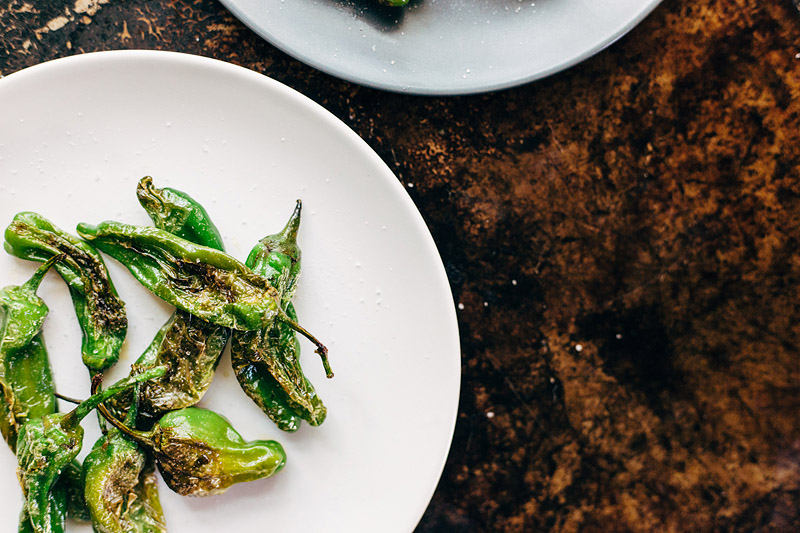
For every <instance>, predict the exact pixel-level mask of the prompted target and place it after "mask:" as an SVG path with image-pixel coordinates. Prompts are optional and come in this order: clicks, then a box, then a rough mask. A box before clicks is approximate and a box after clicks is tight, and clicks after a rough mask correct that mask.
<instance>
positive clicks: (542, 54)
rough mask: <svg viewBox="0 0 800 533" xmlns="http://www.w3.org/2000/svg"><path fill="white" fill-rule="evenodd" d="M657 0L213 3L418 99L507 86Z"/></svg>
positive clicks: (616, 28)
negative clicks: (403, 4) (402, 4)
mask: <svg viewBox="0 0 800 533" xmlns="http://www.w3.org/2000/svg"><path fill="white" fill-rule="evenodd" d="M659 1H660V0H471V1H470V0H411V4H410V5H408V6H406V7H405V8H390V7H384V6H380V5H378V4H377V1H376V0H221V2H222V3H223V4H224V5H225V6H226V7H227V8H228V9H229V10H230V11H231V12H232V13H233V14H234V15H235V16H236V17H237V18H239V19H240V20H241V21H243V22H244V23H245V24H247V25H248V26H249V27H250V28H252V29H253V30H254V31H255V32H256V33H258V34H259V35H261V36H262V37H263V38H265V39H266V40H268V41H269V42H271V43H272V44H274V45H275V46H277V47H278V48H280V49H281V50H283V51H285V52H286V53H288V54H289V55H292V56H294V57H295V58H297V59H299V60H300V61H303V62H305V63H307V64H309V65H311V66H313V67H315V68H317V69H319V70H322V71H324V72H327V73H329V74H332V75H334V76H337V77H340V78H343V79H346V80H349V81H352V82H355V83H359V84H362V85H367V86H370V87H376V88H379V89H387V90H390V91H400V92H409V93H415V94H428V95H454V94H468V93H478V92H484V91H491V90H495V89H503V88H507V87H512V86H515V85H519V84H522V83H526V82H529V81H533V80H536V79H539V78H542V77H544V76H547V75H550V74H553V73H555V72H558V71H560V70H563V69H565V68H567V67H570V66H572V65H574V64H576V63H578V62H580V61H582V60H583V59H586V58H587V57H589V56H591V55H592V54H595V53H597V52H598V51H600V50H602V49H603V48H605V47H606V46H608V45H609V44H611V43H613V42H614V41H615V40H617V39H618V38H620V37H621V36H623V35H624V34H625V33H626V32H627V31H629V30H630V29H631V28H633V27H634V26H635V25H636V24H637V23H638V22H639V21H641V20H642V19H643V18H644V17H645V16H647V14H648V13H650V11H652V10H653V9H654V8H655V7H656V5H658V3H659Z"/></svg>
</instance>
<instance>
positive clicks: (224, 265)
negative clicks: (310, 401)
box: [78, 222, 333, 376]
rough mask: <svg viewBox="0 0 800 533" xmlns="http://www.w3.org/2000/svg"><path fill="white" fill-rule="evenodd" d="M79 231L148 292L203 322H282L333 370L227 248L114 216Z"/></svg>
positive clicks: (270, 290) (267, 287)
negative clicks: (191, 240)
mask: <svg viewBox="0 0 800 533" xmlns="http://www.w3.org/2000/svg"><path fill="white" fill-rule="evenodd" d="M78 233H79V234H80V235H81V236H82V237H83V238H85V239H87V240H89V241H90V242H91V243H93V244H94V245H95V246H97V248H98V249H100V250H102V251H103V252H105V253H107V254H108V255H110V256H111V257H113V258H114V259H116V260H117V261H119V262H121V263H122V264H123V265H125V266H126V267H127V268H128V270H129V271H130V272H131V274H133V276H134V277H135V278H136V279H138V280H139V282H140V283H142V285H144V286H145V287H146V288H147V289H149V290H150V292H152V293H153V294H155V295H156V296H158V297H160V298H161V299H163V300H164V301H166V302H168V303H171V304H172V305H174V306H175V307H177V308H178V309H182V310H184V311H186V312H188V313H190V314H192V315H195V316H197V317H199V318H201V319H203V320H205V321H207V322H212V323H214V324H217V325H220V326H224V327H227V328H232V329H238V330H244V331H249V330H258V329H261V328H266V327H268V326H269V325H271V324H272V323H273V322H274V321H275V320H280V321H282V322H285V323H286V324H288V325H289V326H291V328H292V329H294V330H295V331H297V332H298V333H301V334H302V335H304V336H305V337H307V338H308V339H309V340H311V342H313V343H314V344H315V345H316V346H317V350H316V352H317V353H318V354H319V355H320V357H321V358H322V362H323V365H325V370H326V373H327V374H328V375H329V376H332V375H333V373H332V372H331V370H330V366H329V364H328V350H327V348H325V346H324V345H323V344H322V343H321V342H319V341H318V340H317V339H316V338H314V336H313V335H311V334H310V333H309V332H308V331H306V330H305V329H304V328H302V327H301V326H300V325H298V324H297V323H296V322H294V321H293V320H291V319H290V318H289V317H288V316H287V315H286V312H285V311H284V310H283V308H282V307H281V306H280V294H278V291H277V290H275V288H274V287H272V285H271V284H270V283H269V281H268V280H267V279H266V278H264V277H263V276H259V275H257V274H254V273H253V271H251V270H250V269H249V268H247V267H246V266H245V265H244V264H242V263H241V262H239V261H237V260H236V259H234V258H233V257H231V256H229V255H228V254H226V253H224V252H220V251H219V250H215V249H213V248H209V247H207V246H199V245H196V244H193V243H191V242H189V241H187V240H185V239H181V238H179V237H176V236H175V235H172V234H170V233H167V232H166V231H163V230H160V229H158V228H149V227H143V226H131V225H128V224H122V223H119V222H102V223H101V224H99V225H97V226H91V225H89V224H79V225H78Z"/></svg>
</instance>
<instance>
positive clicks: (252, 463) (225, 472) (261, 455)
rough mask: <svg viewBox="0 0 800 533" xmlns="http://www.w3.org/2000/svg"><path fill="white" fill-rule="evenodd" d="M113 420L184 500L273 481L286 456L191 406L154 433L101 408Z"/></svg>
mask: <svg viewBox="0 0 800 533" xmlns="http://www.w3.org/2000/svg"><path fill="white" fill-rule="evenodd" d="M100 412H101V413H102V414H103V415H104V416H107V418H108V421H109V422H110V423H111V424H112V425H113V426H115V427H116V428H118V429H119V430H120V431H122V432H123V433H125V434H126V435H128V436H129V437H130V438H132V439H133V440H135V441H136V442H138V443H140V444H141V445H143V446H145V447H147V448H149V449H151V450H152V452H153V456H154V457H155V459H156V464H157V465H158V469H159V471H160V472H161V475H162V477H163V478H164V481H165V482H166V483H167V486H169V488H170V489H172V490H173V491H175V492H177V493H178V494H181V495H183V496H209V495H212V494H220V493H222V492H225V491H226V490H227V489H228V488H229V487H230V486H231V485H233V484H235V483H241V482H245V481H254V480H256V479H262V478H265V477H269V476H272V475H273V474H275V473H277V472H278V471H279V470H280V469H281V468H283V466H284V464H285V463H286V453H285V452H284V450H283V447H282V446H281V445H280V444H279V443H278V442H276V441H274V440H255V441H249V442H248V441H245V440H244V439H243V438H242V436H241V435H239V433H238V432H237V431H236V430H235V429H234V428H233V426H231V424H230V422H228V420H227V419H225V418H224V417H223V416H221V415H218V414H217V413H215V412H213V411H209V410H208V409H200V408H197V407H187V408H185V409H179V410H177V411H170V412H169V413H167V414H165V415H164V416H163V417H161V419H160V420H159V421H158V423H157V424H156V425H155V427H154V428H153V429H152V430H151V431H147V432H145V431H138V430H135V429H132V428H130V427H128V426H126V425H125V424H123V423H122V422H120V421H119V420H117V419H115V418H113V417H112V416H111V415H110V413H109V412H108V410H106V409H105V408H104V407H103V406H100Z"/></svg>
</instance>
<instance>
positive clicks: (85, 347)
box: [4, 212, 128, 374]
mask: <svg viewBox="0 0 800 533" xmlns="http://www.w3.org/2000/svg"><path fill="white" fill-rule="evenodd" d="M4 247H5V249H6V251H7V252H8V253H10V254H11V255H14V256H16V257H19V258H22V259H28V260H31V261H47V260H48V259H50V258H51V257H53V256H55V255H59V254H63V255H64V258H63V259H62V260H60V261H58V262H57V263H56V265H55V266H54V268H55V269H56V271H57V272H58V273H59V274H60V275H61V277H62V278H63V279H64V281H65V282H66V283H67V286H68V287H69V292H70V296H71V297H72V303H73V306H74V308H75V313H76V315H77V317H78V323H79V324H80V327H81V332H82V334H83V340H82V344H81V355H82V357H83V363H84V364H85V365H86V367H87V368H89V371H90V372H91V373H92V374H95V373H98V372H102V371H103V370H105V369H107V368H109V367H111V366H112V365H113V364H114V363H116V362H117V360H118V359H119V351H120V349H121V348H122V343H123V341H124V340H125V334H126V333H127V329H128V320H127V317H126V314H125V304H124V303H123V302H122V300H120V298H119V296H118V294H117V291H116V289H115V288H114V284H113V283H112V282H111V278H110V277H109V276H108V270H107V269H106V265H105V263H104V262H103V258H102V257H101V256H100V254H99V253H98V252H97V250H95V249H94V248H93V247H92V246H90V245H89V244H87V243H86V242H84V241H82V240H81V239H78V238H77V237H75V236H73V235H70V234H69V233H66V232H64V231H62V230H61V229H59V228H58V227H56V226H55V225H53V223H52V222H50V221H49V220H47V219H46V218H44V217H42V216H41V215H38V214H36V213H31V212H23V213H18V214H17V215H16V216H14V219H13V220H12V221H11V224H10V225H9V226H8V227H7V228H6V231H5V243H4Z"/></svg>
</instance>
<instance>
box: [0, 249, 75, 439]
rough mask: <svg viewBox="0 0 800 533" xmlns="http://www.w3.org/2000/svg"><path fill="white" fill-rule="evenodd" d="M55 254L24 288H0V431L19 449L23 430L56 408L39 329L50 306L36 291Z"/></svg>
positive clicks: (53, 389) (22, 286) (47, 360)
mask: <svg viewBox="0 0 800 533" xmlns="http://www.w3.org/2000/svg"><path fill="white" fill-rule="evenodd" d="M59 258H60V256H55V257H53V258H51V259H50V260H49V261H47V262H45V264H44V265H42V266H41V267H39V269H38V270H37V271H36V272H35V273H34V275H33V276H32V277H31V279H30V280H29V281H28V282H26V283H25V284H23V285H20V286H9V287H5V288H3V289H0V394H2V398H1V399H2V401H0V431H1V432H2V434H3V438H4V439H5V440H6V442H7V443H8V445H9V446H10V447H11V449H12V450H16V442H17V434H18V432H19V428H20V427H21V426H22V425H23V424H24V423H25V422H26V421H27V420H29V419H31V418H38V417H41V416H44V415H47V414H50V413H53V412H55V410H56V399H55V388H54V385H53V376H52V373H51V370H50V359H49V358H48V357H47V350H46V348H45V345H44V338H43V337H42V334H41V333H40V331H41V329H42V325H43V323H44V319H45V317H46V316H47V313H48V308H47V305H46V304H45V303H44V301H43V300H42V299H41V298H39V296H37V295H36V291H37V289H38V288H39V284H40V283H41V281H42V279H44V276H45V274H46V273H47V271H48V270H49V269H50V267H51V266H52V265H53V263H54V262H55V261H56V260H57V259H59Z"/></svg>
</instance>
